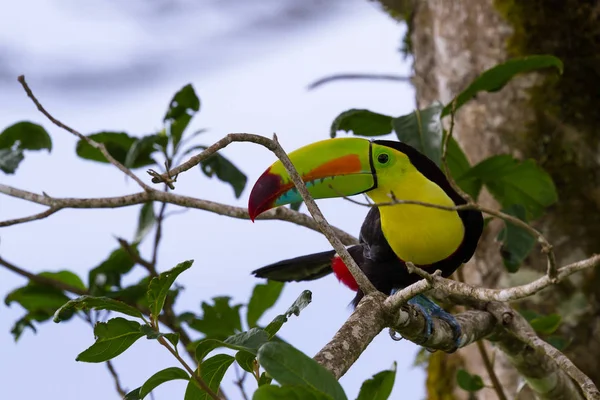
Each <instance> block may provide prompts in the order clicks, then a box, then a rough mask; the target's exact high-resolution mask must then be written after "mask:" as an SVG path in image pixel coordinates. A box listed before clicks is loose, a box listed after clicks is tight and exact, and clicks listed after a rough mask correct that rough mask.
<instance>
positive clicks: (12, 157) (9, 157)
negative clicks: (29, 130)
mask: <svg viewBox="0 0 600 400" xmlns="http://www.w3.org/2000/svg"><path fill="white" fill-rule="evenodd" d="M24 159H25V156H24V155H23V150H21V149H19V148H14V149H0V170H1V171H2V172H4V173H5V174H14V173H15V171H16V170H17V168H18V167H19V164H20V163H21V161H23V160H24Z"/></svg>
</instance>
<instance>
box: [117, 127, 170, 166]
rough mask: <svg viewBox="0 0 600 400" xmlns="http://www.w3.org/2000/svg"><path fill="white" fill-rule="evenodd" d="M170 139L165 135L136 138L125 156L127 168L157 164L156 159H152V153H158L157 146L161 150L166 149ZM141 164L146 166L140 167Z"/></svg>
mask: <svg viewBox="0 0 600 400" xmlns="http://www.w3.org/2000/svg"><path fill="white" fill-rule="evenodd" d="M167 142H168V139H167V137H166V136H163V135H158V134H154V135H147V136H143V137H141V138H136V139H135V141H134V142H133V143H132V144H131V146H130V147H129V150H127V154H126V156H125V162H124V163H123V165H125V166H126V167H127V168H137V167H140V166H145V165H152V164H156V162H155V161H154V159H153V158H152V156H151V155H152V153H154V152H155V151H157V150H158V149H156V148H155V145H158V147H159V148H160V149H163V150H164V149H165V148H166V147H167ZM140 163H142V164H144V165H139V164H140Z"/></svg>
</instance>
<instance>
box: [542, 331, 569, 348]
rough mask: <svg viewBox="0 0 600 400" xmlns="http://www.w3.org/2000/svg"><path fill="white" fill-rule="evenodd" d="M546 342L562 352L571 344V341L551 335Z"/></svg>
mask: <svg viewBox="0 0 600 400" xmlns="http://www.w3.org/2000/svg"><path fill="white" fill-rule="evenodd" d="M546 341H547V342H548V343H550V344H551V345H552V346H554V347H555V348H556V349H557V350H559V351H564V350H565V349H566V348H567V347H568V346H569V345H570V344H571V342H572V340H571V339H566V338H564V337H561V336H557V335H552V336H550V337H548V338H547V339H546Z"/></svg>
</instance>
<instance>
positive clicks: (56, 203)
mask: <svg viewBox="0 0 600 400" xmlns="http://www.w3.org/2000/svg"><path fill="white" fill-rule="evenodd" d="M0 193H4V194H6V195H8V196H11V197H15V198H19V199H23V200H27V201H30V202H33V203H37V204H41V205H45V206H49V207H53V208H56V209H57V211H59V210H62V209H65V208H120V207H127V206H132V205H136V204H142V203H145V202H148V201H160V202H165V203H169V204H175V205H178V206H181V207H186V208H195V209H198V210H205V211H209V212H213V213H215V214H220V215H225V216H228V217H231V218H239V219H250V216H249V215H248V209H246V208H242V207H234V206H229V205H226V204H222V203H216V202H213V201H209V200H202V199H197V198H194V197H189V196H182V195H177V194H174V193H171V192H161V191H158V190H150V191H148V192H139V193H134V194H130V195H125V196H118V197H101V198H57V197H49V196H44V195H40V194H37V193H32V192H28V191H26V190H21V189H17V188H14V187H11V186H7V185H4V184H1V183H0ZM257 220H280V221H287V222H291V223H294V224H296V225H300V226H304V227H305V228H308V229H311V230H313V231H317V232H320V230H319V226H318V225H317V223H316V222H315V220H314V219H313V218H311V217H310V216H309V215H306V214H304V213H301V212H297V211H294V210H291V209H289V208H287V207H279V208H276V209H273V210H269V211H267V212H265V213H263V214H261V215H259V216H258V218H257ZM13 221H14V220H13ZM7 222H10V221H4V222H0V224H3V225H0V226H9V225H15V224H14V223H11V224H8V223H7ZM332 229H333V230H334V232H335V234H336V236H337V237H338V238H339V239H340V240H341V242H342V243H343V244H345V245H352V244H357V243H358V239H356V238H355V237H354V236H352V235H350V234H349V233H346V232H345V231H343V230H341V229H339V228H336V227H332Z"/></svg>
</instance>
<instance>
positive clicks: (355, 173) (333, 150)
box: [248, 138, 377, 221]
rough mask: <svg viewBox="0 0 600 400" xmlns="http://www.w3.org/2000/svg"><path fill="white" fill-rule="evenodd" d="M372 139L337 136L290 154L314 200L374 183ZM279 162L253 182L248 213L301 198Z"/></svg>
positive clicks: (348, 193)
mask: <svg viewBox="0 0 600 400" xmlns="http://www.w3.org/2000/svg"><path fill="white" fill-rule="evenodd" d="M371 151H372V149H371V142H370V141H368V140H366V139H359V138H336V139H328V140H323V141H320V142H316V143H313V144H310V145H308V146H304V147H302V148H300V149H298V150H296V151H293V152H292V153H290V154H289V157H290V160H291V161H292V164H294V167H295V168H296V170H297V171H298V173H299V174H300V176H301V177H302V180H303V181H304V182H305V183H306V187H307V188H308V191H309V193H310V194H311V196H312V197H313V198H314V199H325V198H330V197H343V196H352V195H355V194H358V193H363V192H366V191H368V190H371V189H373V188H375V187H376V186H377V178H376V175H375V169H374V168H373V166H372V162H371ZM301 200H302V197H301V196H300V194H299V193H298V191H297V190H296V187H295V186H294V184H293V182H292V181H291V179H290V176H289V174H288V173H287V171H286V170H285V167H284V166H283V164H282V163H281V161H277V162H275V163H274V164H273V165H271V166H270V167H269V168H268V169H267V170H266V171H265V172H264V173H263V174H262V175H261V176H260V178H259V179H258V180H257V181H256V183H255V184H254V187H253V188H252V192H251V193H250V198H249V199H248V213H249V214H250V218H251V219H252V220H253V221H254V219H255V218H256V217H257V216H258V215H260V214H261V213H263V212H265V211H267V210H269V209H271V208H274V207H277V206H282V205H285V204H290V203H295V202H298V201H301Z"/></svg>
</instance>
